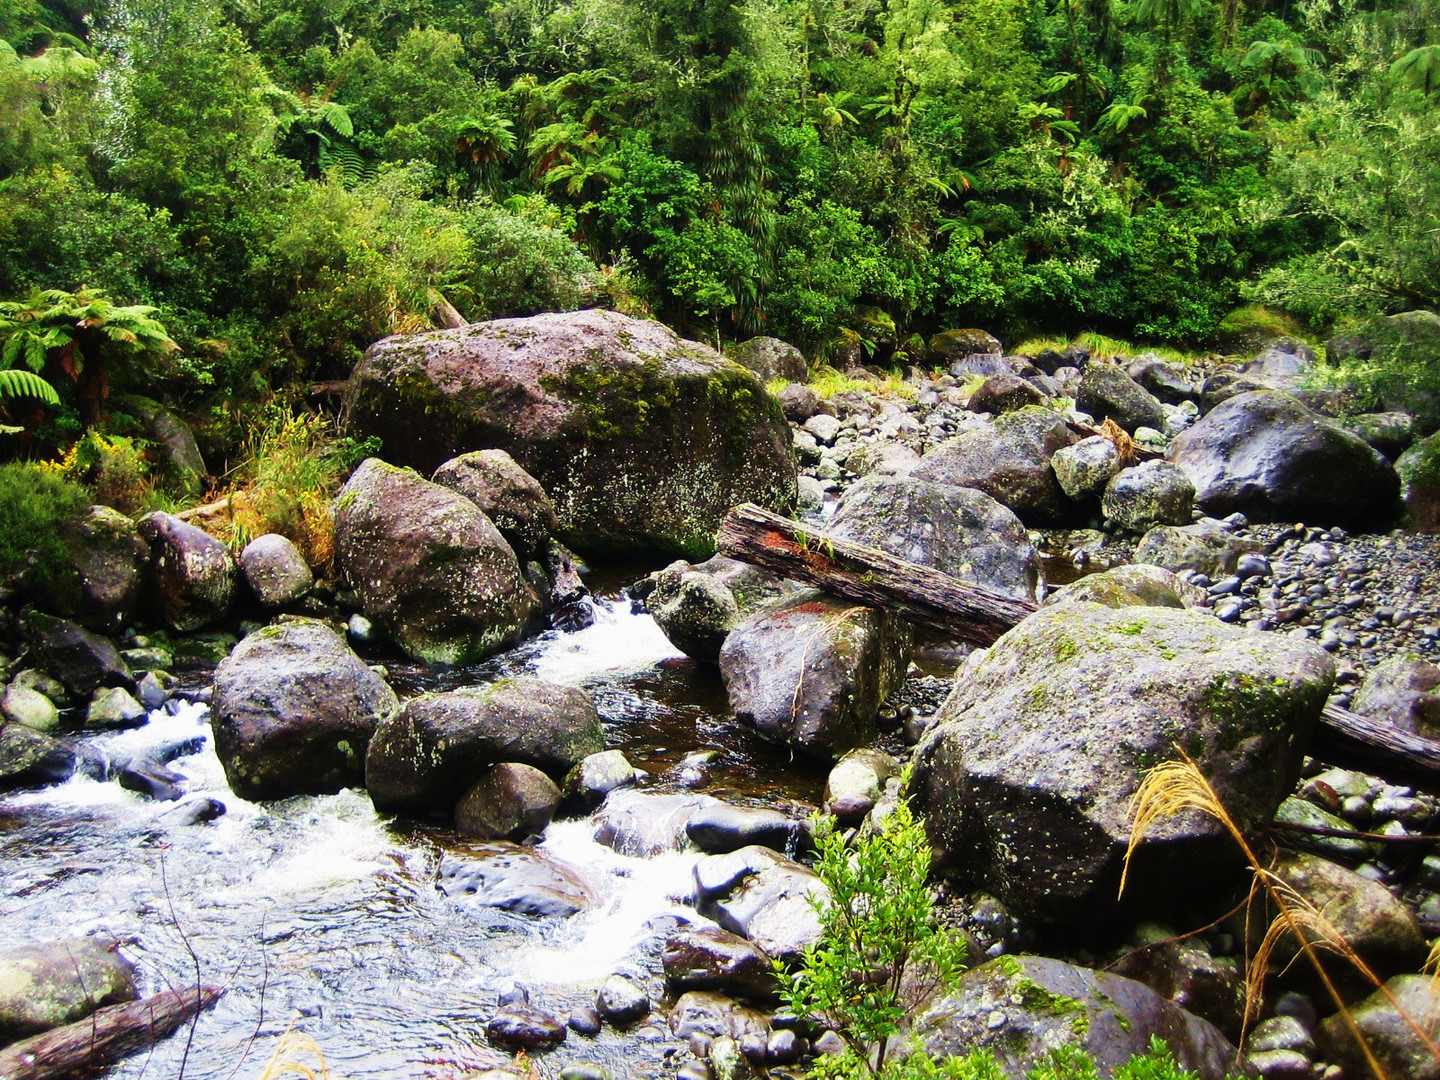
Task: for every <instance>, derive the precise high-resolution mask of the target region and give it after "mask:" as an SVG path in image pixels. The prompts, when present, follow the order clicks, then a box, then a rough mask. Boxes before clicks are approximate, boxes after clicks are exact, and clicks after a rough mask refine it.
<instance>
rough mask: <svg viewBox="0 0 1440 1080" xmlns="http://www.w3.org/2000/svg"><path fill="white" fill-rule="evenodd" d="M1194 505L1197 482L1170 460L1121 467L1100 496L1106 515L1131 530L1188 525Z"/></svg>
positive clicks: (1110, 519)
mask: <svg viewBox="0 0 1440 1080" xmlns="http://www.w3.org/2000/svg"><path fill="white" fill-rule="evenodd" d="M1194 507H1195V485H1194V484H1192V483H1191V482H1190V477H1189V476H1188V475H1186V473H1185V471H1184V470H1183V469H1181V468H1179V467H1178V466H1176V465H1172V464H1170V463H1169V462H1168V461H1146V462H1142V463H1141V464H1139V465H1134V466H1132V467H1131V468H1128V469H1121V470H1120V471H1119V472H1118V473H1116V474H1115V476H1114V477H1113V478H1112V479H1111V480H1110V482H1109V483H1108V484H1106V485H1105V493H1104V494H1103V495H1102V496H1101V497H1100V509H1101V510H1102V511H1103V512H1104V514H1105V517H1106V519H1107V520H1109V521H1112V522H1114V523H1115V524H1116V525H1118V526H1120V527H1121V528H1122V529H1129V530H1130V531H1131V532H1143V531H1145V530H1146V529H1148V528H1150V527H1151V526H1152V525H1187V524H1189V522H1190V512H1191V510H1193V509H1194Z"/></svg>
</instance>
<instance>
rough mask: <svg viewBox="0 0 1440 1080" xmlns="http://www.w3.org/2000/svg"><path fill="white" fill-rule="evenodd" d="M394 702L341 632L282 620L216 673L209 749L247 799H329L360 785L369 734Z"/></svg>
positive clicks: (309, 621) (238, 650)
mask: <svg viewBox="0 0 1440 1080" xmlns="http://www.w3.org/2000/svg"><path fill="white" fill-rule="evenodd" d="M398 706H399V702H398V701H397V700H396V698H395V693H394V691H392V690H391V689H390V687H389V686H387V685H386V684H385V680H383V679H382V678H380V676H379V675H376V674H375V672H373V671H371V670H370V668H368V667H367V666H366V665H365V663H364V661H362V660H361V659H360V658H359V657H358V656H356V655H355V654H354V653H353V652H351V651H350V647H349V646H348V645H346V644H345V640H344V639H343V638H342V637H341V636H340V635H339V634H337V633H336V632H335V631H334V630H332V629H330V627H329V626H327V625H326V624H325V623H322V622H319V621H318V620H316V619H300V618H288V619H286V620H285V621H282V622H280V623H276V624H274V625H272V626H267V627H265V628H264V629H262V630H257V631H256V632H255V633H253V634H251V635H250V636H249V637H247V638H246V639H245V640H244V641H242V642H240V644H239V645H237V646H236V647H235V650H234V652H232V653H231V654H230V655H229V656H228V657H226V658H225V660H224V661H223V662H222V663H221V664H220V666H219V667H218V668H216V669H215V696H214V699H213V701H212V705H211V707H212V709H213V711H214V716H215V719H214V729H215V752H216V754H217V755H218V756H219V758H220V763H221V764H222V765H223V766H224V767H225V777H226V779H227V780H229V782H230V787H231V788H232V789H233V790H234V792H235V793H236V794H237V795H240V796H242V797H243V798H247V799H283V798H287V797H288V796H291V795H324V794H333V793H334V792H337V791H339V790H340V789H341V788H343V787H359V786H360V785H361V784H362V783H363V781H364V775H365V774H364V764H365V751H366V748H367V747H368V745H369V743H370V737H371V735H373V734H374V731H375V727H376V725H377V724H379V723H380V721H381V720H382V719H384V718H385V717H387V716H389V715H390V714H391V713H393V712H394V711H395V709H396V708H397V707H398Z"/></svg>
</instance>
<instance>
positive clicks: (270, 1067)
mask: <svg viewBox="0 0 1440 1080" xmlns="http://www.w3.org/2000/svg"><path fill="white" fill-rule="evenodd" d="M282 1076H298V1077H301V1078H303V1080H331V1076H330V1066H329V1064H328V1063H327V1062H326V1060H325V1051H323V1050H321V1049H320V1044H319V1043H317V1042H316V1041H315V1040H314V1038H313V1037H311V1036H310V1035H308V1034H306V1033H305V1032H303V1031H296V1030H295V1022H294V1021H293V1020H292V1021H291V1022H290V1026H289V1027H287V1028H286V1029H285V1034H283V1035H281V1036H280V1041H279V1042H277V1043H276V1044H275V1052H274V1053H273V1054H271V1055H270V1060H269V1061H267V1062H266V1063H265V1068H264V1070H263V1071H262V1072H261V1073H260V1077H259V1080H279V1078H280V1077H282Z"/></svg>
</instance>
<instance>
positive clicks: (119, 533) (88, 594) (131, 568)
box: [36, 506, 149, 634]
mask: <svg viewBox="0 0 1440 1080" xmlns="http://www.w3.org/2000/svg"><path fill="white" fill-rule="evenodd" d="M63 539H64V541H65V551H66V554H67V556H68V559H67V563H68V565H67V566H66V567H65V568H64V569H63V570H62V571H61V572H60V573H58V574H56V575H54V576H53V577H47V578H45V579H43V580H41V581H39V582H37V583H36V601H37V603H39V604H40V605H41V606H42V607H43V608H45V610H47V611H53V612H54V613H55V614H57V615H63V616H65V617H66V618H69V619H74V620H75V621H76V622H78V623H80V624H82V625H83V626H85V627H87V628H89V629H91V630H95V631H97V632H99V633H102V634H114V633H117V632H118V631H119V630H120V629H121V628H122V627H124V626H125V625H126V624H127V623H128V622H129V621H130V620H131V619H133V618H134V616H135V613H136V610H137V609H138V607H139V605H140V599H141V594H142V592H143V581H144V573H145V565H146V562H147V560H148V558H149V548H148V547H147V546H146V544H145V541H144V540H142V539H141V538H140V533H139V532H138V531H137V530H136V528H135V522H133V521H132V520H130V519H129V518H128V517H126V516H125V515H124V514H122V513H120V511H118V510H112V509H111V508H110V507H108V506H92V507H90V509H89V510H87V511H85V513H84V514H82V515H81V516H80V517H79V518H77V519H76V520H75V521H73V522H71V523H70V524H69V525H67V526H66V528H65V530H64V533H63Z"/></svg>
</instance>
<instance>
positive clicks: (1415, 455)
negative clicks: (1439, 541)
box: [1395, 432, 1440, 533]
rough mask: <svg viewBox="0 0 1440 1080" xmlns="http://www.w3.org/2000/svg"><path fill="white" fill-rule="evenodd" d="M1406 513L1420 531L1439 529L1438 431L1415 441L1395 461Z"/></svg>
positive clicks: (1439, 476)
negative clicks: (1419, 440) (1426, 437)
mask: <svg viewBox="0 0 1440 1080" xmlns="http://www.w3.org/2000/svg"><path fill="white" fill-rule="evenodd" d="M1395 471H1396V472H1397V473H1399V474H1400V484H1401V497H1402V498H1403V499H1404V500H1405V516H1406V517H1408V518H1409V519H1410V525H1411V527H1413V528H1414V529H1416V530H1418V531H1419V532H1424V533H1440V432H1437V433H1436V434H1434V435H1431V436H1430V437H1429V438H1428V439H1425V440H1423V441H1421V442H1418V443H1416V444H1415V445H1414V446H1412V447H1411V448H1410V449H1409V450H1406V451H1405V453H1403V454H1401V455H1400V457H1399V459H1398V460H1397V461H1396V462H1395Z"/></svg>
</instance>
